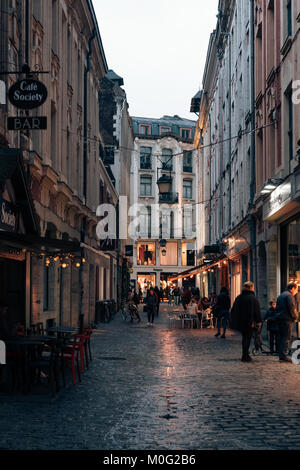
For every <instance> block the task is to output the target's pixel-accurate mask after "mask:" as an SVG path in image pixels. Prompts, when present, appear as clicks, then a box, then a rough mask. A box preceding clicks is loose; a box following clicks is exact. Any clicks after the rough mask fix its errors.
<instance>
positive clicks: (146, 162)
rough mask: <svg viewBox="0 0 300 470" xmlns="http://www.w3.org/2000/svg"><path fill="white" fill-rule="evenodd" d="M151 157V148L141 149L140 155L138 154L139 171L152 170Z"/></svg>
mask: <svg viewBox="0 0 300 470" xmlns="http://www.w3.org/2000/svg"><path fill="white" fill-rule="evenodd" d="M151 155H152V148H151V147H141V153H140V167H141V170H151V168H152V161H151Z"/></svg>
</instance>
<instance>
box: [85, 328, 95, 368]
mask: <svg viewBox="0 0 300 470" xmlns="http://www.w3.org/2000/svg"><path fill="white" fill-rule="evenodd" d="M92 333H93V330H92V329H91V328H85V329H84V330H83V334H84V335H85V336H86V337H87V340H86V346H87V348H88V350H89V360H90V361H92V353H91V334H92Z"/></svg>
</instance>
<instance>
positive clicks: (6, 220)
mask: <svg viewBox="0 0 300 470" xmlns="http://www.w3.org/2000/svg"><path fill="white" fill-rule="evenodd" d="M16 225H17V208H16V207H15V206H13V205H12V204H10V203H9V202H8V201H6V200H5V199H2V198H0V230H5V231H6V232H14V231H15V230H16Z"/></svg>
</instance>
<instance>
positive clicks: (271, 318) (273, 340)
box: [264, 300, 280, 353]
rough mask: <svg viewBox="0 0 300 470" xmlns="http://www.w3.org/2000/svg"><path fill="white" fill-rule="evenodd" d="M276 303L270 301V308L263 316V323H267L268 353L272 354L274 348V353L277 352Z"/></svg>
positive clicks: (277, 326) (278, 339)
mask: <svg viewBox="0 0 300 470" xmlns="http://www.w3.org/2000/svg"><path fill="white" fill-rule="evenodd" d="M276 315H277V310H276V301H275V300H272V301H271V302H270V307H269V308H268V310H267V313H266V315H265V318H264V321H265V322H267V330H268V332H269V344H270V352H271V353H274V346H275V352H276V353H278V352H279V341H280V338H279V325H278V322H277V321H276Z"/></svg>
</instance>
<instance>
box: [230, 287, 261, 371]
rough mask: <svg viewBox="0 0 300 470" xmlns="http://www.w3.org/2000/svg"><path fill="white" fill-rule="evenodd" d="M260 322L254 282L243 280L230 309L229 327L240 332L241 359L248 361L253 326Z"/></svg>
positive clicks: (258, 326) (255, 326) (249, 358)
mask: <svg viewBox="0 0 300 470" xmlns="http://www.w3.org/2000/svg"><path fill="white" fill-rule="evenodd" d="M261 324H262V318H261V312H260V305H259V302H258V300H257V298H256V297H255V293H254V283H253V282H250V281H248V282H245V284H244V286H243V290H242V293H241V294H240V295H239V296H238V297H237V298H236V299H235V301H234V304H233V307H232V309H231V327H232V329H233V330H237V331H239V332H240V333H242V350H243V353H242V361H243V362H250V361H251V360H252V359H251V357H250V355H249V348H250V343H251V338H252V335H253V331H254V328H260V326H261Z"/></svg>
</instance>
